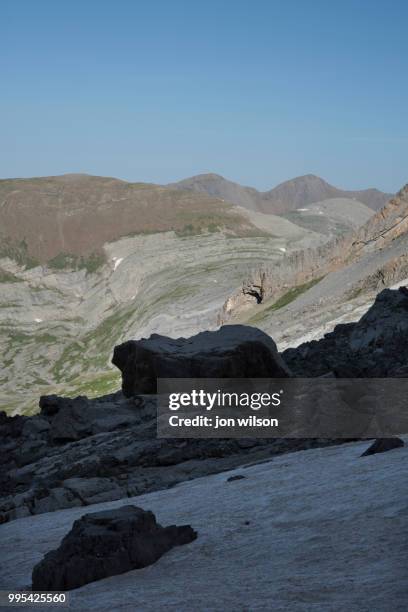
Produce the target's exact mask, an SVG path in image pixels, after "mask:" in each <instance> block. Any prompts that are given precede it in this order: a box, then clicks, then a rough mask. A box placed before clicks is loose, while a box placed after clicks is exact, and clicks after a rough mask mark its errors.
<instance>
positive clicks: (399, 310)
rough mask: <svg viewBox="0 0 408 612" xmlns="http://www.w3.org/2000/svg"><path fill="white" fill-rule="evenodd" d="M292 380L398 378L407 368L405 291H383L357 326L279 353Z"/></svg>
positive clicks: (407, 306) (347, 326)
mask: <svg viewBox="0 0 408 612" xmlns="http://www.w3.org/2000/svg"><path fill="white" fill-rule="evenodd" d="M283 358H284V360H285V362H286V363H287V364H288V365H289V367H290V368H291V370H292V371H293V372H294V374H295V375H296V376H301V377H302V376H304V377H310V376H323V375H325V374H329V373H334V374H335V375H336V376H337V377H340V378H360V377H361V378H364V377H366V378H382V377H387V376H391V377H398V376H399V377H400V376H401V373H400V370H401V368H404V366H406V365H407V364H408V290H407V289H406V288H405V287H401V288H400V289H399V290H395V291H393V290H391V289H384V290H383V291H382V292H381V293H379V294H378V296H377V298H376V300H375V302H374V304H373V306H372V307H371V308H370V310H369V311H368V312H367V313H366V314H365V315H364V316H363V317H362V318H361V319H360V321H358V322H357V323H348V324H342V325H337V326H336V327H335V328H334V330H333V332H330V333H328V334H326V335H325V336H324V338H322V339H321V340H314V341H312V342H307V343H304V344H301V345H300V346H298V347H297V348H293V349H287V350H286V351H285V352H284V353H283Z"/></svg>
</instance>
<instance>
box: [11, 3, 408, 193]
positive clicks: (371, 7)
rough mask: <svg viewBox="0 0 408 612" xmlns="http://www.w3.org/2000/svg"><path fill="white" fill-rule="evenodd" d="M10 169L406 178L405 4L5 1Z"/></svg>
mask: <svg viewBox="0 0 408 612" xmlns="http://www.w3.org/2000/svg"><path fill="white" fill-rule="evenodd" d="M2 17H3V19H2V25H3V29H2V40H1V42H0V48H1V50H2V53H1V55H0V66H1V75H2V85H3V87H2V97H1V100H0V109H1V116H2V120H3V121H2V130H1V137H2V148H1V153H0V176H1V177H2V178H12V177H21V178H26V177H34V176H50V175H59V174H65V173H80V172H83V173H87V174H94V175H100V176H115V177H118V178H122V179H124V180H128V181H132V182H137V181H143V182H152V183H158V184H165V183H169V182H176V181H178V180H181V179H183V178H186V177H189V176H192V175H196V174H202V173H207V172H213V173H217V174H220V175H222V176H224V177H226V178H228V179H229V180H232V181H235V182H238V183H240V184H242V185H250V186H253V187H255V188H257V189H259V190H261V191H265V190H268V189H270V188H271V187H273V186H275V185H277V184H279V183H281V182H283V181H285V180H288V179H290V178H293V177H296V176H302V175H305V174H316V175H318V176H320V177H322V178H324V179H325V180H326V181H328V182H329V183H331V184H333V185H335V186H339V187H341V188H345V189H365V188H367V187H376V188H377V189H380V190H383V191H387V192H395V191H397V190H398V189H400V187H401V186H402V185H403V184H404V183H406V182H407V164H406V161H407V153H406V151H407V145H408V129H407V124H406V120H405V118H406V108H407V107H408V84H407V79H406V74H407V58H408V37H407V36H406V31H405V30H406V28H405V24H406V23H407V17H408V4H407V3H406V2H404V1H403V0H392V1H391V2H386V1H385V0H379V1H378V2H376V3H372V2H371V1H369V0H362V1H359V2H357V1H356V0H345V1H344V2H342V3H341V4H340V3H327V2H324V1H323V0H315V1H314V2H312V3H305V2H302V1H300V0H288V1H287V2H285V3H283V2H281V1H277V0H275V1H271V2H267V1H266V0H258V1H257V2H252V3H249V2H247V1H245V0H236V1H235V2H225V3H218V2H215V1H214V0H209V1H208V2H207V3H205V5H202V4H201V3H191V2H187V1H186V0H174V1H173V2H171V3H169V2H165V1H164V0H156V1H153V2H151V3H149V4H147V3H144V2H130V1H129V0H123V2H121V3H120V11H119V10H118V6H117V5H115V4H114V3H111V2H96V1H94V0H89V1H88V2H86V3H80V2H79V1H78V0H73V1H72V2H70V3H55V2H51V0H41V1H40V2H36V3H31V2H28V1H24V0H23V1H22V2H18V3H16V2H12V1H11V0H5V2H4V3H3V4H2Z"/></svg>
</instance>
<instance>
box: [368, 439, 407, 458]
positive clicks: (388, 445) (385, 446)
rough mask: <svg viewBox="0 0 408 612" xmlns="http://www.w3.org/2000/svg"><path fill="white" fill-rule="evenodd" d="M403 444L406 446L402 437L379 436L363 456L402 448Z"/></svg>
mask: <svg viewBox="0 0 408 612" xmlns="http://www.w3.org/2000/svg"><path fill="white" fill-rule="evenodd" d="M402 446H404V442H403V441H402V440H401V439H400V438H378V440H376V441H375V442H373V444H372V445H371V446H370V447H369V448H367V450H366V451H364V453H363V454H362V455H361V456H362V457H367V456H368V455H375V454H377V453H386V452H387V451H389V450H393V449H394V448H401V447H402Z"/></svg>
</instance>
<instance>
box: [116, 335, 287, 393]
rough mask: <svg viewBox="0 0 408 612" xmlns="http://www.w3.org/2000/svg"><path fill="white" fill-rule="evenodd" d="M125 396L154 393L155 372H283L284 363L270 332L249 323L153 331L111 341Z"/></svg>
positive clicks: (218, 374) (158, 374)
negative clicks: (174, 333) (169, 333)
mask: <svg viewBox="0 0 408 612" xmlns="http://www.w3.org/2000/svg"><path fill="white" fill-rule="evenodd" d="M112 363H113V364H114V365H116V366H117V367H118V368H119V369H120V370H121V372H122V391H123V393H124V395H125V396H126V397H131V396H133V395H136V394H138V393H156V380H157V378H270V377H273V378H286V377H287V376H289V375H290V372H289V370H288V368H287V367H286V365H285V363H284V361H283V360H282V358H281V357H280V355H279V353H278V350H277V348H276V344H275V342H274V341H273V340H272V338H271V337H270V336H267V335H266V334H265V333H264V332H262V331H261V330H259V329H256V328H254V327H247V326H245V325H228V326H225V327H221V329H219V330H218V331H215V332H201V333H200V334H197V335H196V336H193V337H192V338H177V339H173V338H167V337H165V336H159V335H158V334H153V335H152V336H150V338H148V339H142V340H130V341H128V342H125V343H123V344H120V345H119V346H116V347H115V351H114V354H113V359H112Z"/></svg>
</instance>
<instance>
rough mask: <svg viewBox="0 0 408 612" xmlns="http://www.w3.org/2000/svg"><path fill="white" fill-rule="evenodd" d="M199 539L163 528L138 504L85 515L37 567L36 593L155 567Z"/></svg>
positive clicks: (181, 530)
mask: <svg viewBox="0 0 408 612" xmlns="http://www.w3.org/2000/svg"><path fill="white" fill-rule="evenodd" d="M196 537H197V533H196V532H195V531H194V529H192V528H191V527H190V526H189V525H183V526H181V527H177V526H175V525H171V526H170V527H162V526H161V525H159V524H158V523H157V522H156V518H155V516H154V514H153V513H152V512H150V511H145V510H143V509H142V508H137V507H136V506H122V507H121V508H117V509H113V510H106V511H103V512H95V513H92V514H85V515H84V516H82V517H81V518H80V519H79V520H77V521H75V522H74V525H73V527H72V530H71V531H70V532H69V533H68V534H67V535H66V536H65V537H64V538H63V540H62V542H61V544H60V546H59V547H58V548H57V549H55V550H52V551H50V552H49V553H47V554H46V555H45V556H44V558H43V559H42V561H40V563H38V564H37V565H36V566H35V567H34V569H33V575H32V588H33V591H66V590H70V589H75V588H78V587H80V586H82V585H84V584H87V583H89V582H93V581H95V580H101V579H102V578H107V577H108V576H115V575H117V574H122V573H124V572H128V571H130V570H134V569H140V568H142V567H146V566H148V565H151V564H152V563H155V562H156V561H157V560H158V559H159V558H160V557H161V556H162V555H163V554H164V553H165V552H167V551H168V550H170V549H171V548H173V546H179V545H181V544H188V543H189V542H192V541H193V540H195V539H196Z"/></svg>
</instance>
